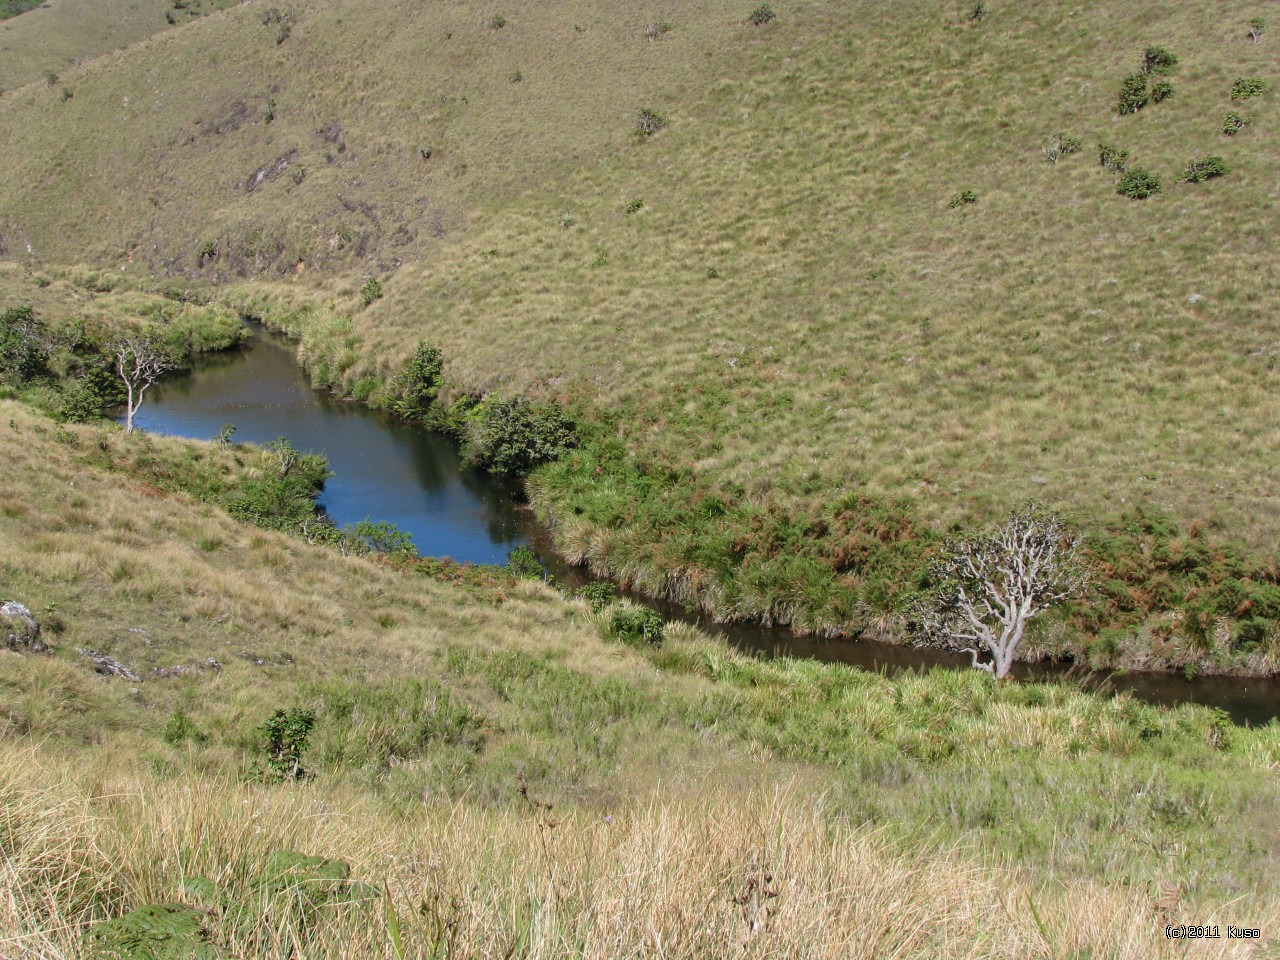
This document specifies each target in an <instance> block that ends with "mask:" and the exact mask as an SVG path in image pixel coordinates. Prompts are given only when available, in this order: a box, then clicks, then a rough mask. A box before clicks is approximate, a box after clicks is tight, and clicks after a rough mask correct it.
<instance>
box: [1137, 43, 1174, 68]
mask: <svg viewBox="0 0 1280 960" xmlns="http://www.w3.org/2000/svg"><path fill="white" fill-rule="evenodd" d="M1177 65H1178V58H1177V57H1176V56H1175V55H1174V54H1172V53H1170V52H1169V51H1168V50H1166V49H1165V48H1164V47H1147V49H1146V50H1144V51H1143V53H1142V72H1143V73H1169V72H1170V71H1171V70H1173V68H1174V67H1176V66H1177Z"/></svg>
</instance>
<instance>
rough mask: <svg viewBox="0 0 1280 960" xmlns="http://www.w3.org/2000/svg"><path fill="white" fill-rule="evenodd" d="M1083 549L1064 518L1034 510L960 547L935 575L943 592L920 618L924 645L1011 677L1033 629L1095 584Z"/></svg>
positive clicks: (922, 607)
mask: <svg viewBox="0 0 1280 960" xmlns="http://www.w3.org/2000/svg"><path fill="white" fill-rule="evenodd" d="M1080 543H1081V537H1080V535H1079V534H1078V533H1074V532H1072V531H1070V530H1068V529H1067V526H1066V524H1065V523H1064V522H1063V521H1062V519H1061V518H1059V517H1056V516H1052V515H1046V514H1043V513H1041V512H1040V511H1038V510H1036V509H1035V508H1031V507H1028V508H1026V509H1024V510H1020V511H1015V512H1014V513H1012V514H1010V515H1009V519H1008V520H1006V521H1005V523H1004V525H1003V526H1001V527H1000V528H999V529H998V530H996V531H995V532H994V533H989V534H986V535H983V536H980V537H972V538H968V539H963V540H957V541H954V542H953V543H951V544H950V545H948V547H947V549H946V551H945V553H944V555H943V556H942V558H941V559H940V560H939V561H938V563H937V565H936V566H935V568H934V579H935V581H936V582H937V583H938V586H937V588H936V589H935V590H934V591H933V592H932V593H931V594H930V595H929V596H927V597H923V598H921V599H920V600H919V602H918V603H917V604H916V606H915V609H914V610H913V611H912V612H913V620H914V621H915V627H916V632H917V637H918V640H919V642H920V643H921V644H922V645H931V646H942V647H947V648H950V649H953V650H960V651H962V652H964V653H968V654H969V655H970V656H971V657H972V658H973V666H974V667H975V668H976V669H979V670H986V671H987V672H988V673H990V674H991V675H992V676H993V677H996V678H997V679H1000V678H1002V677H1004V676H1006V675H1007V674H1008V673H1009V668H1010V667H1012V666H1013V658H1014V654H1015V652H1016V651H1017V649H1018V644H1019V643H1021V642H1022V637H1023V635H1024V633H1025V632H1026V629H1027V623H1028V622H1029V621H1030V620H1031V619H1032V618H1033V617H1035V616H1037V615H1038V614H1040V613H1042V612H1043V611H1044V610H1046V609H1048V608H1049V607H1051V606H1052V605H1053V604H1055V603H1058V602H1059V601H1062V600H1065V599H1067V598H1068V597H1070V596H1072V595H1074V594H1076V593H1079V592H1080V591H1082V590H1083V589H1084V588H1085V586H1086V585H1087V583H1088V574H1087V572H1086V571H1085V570H1084V568H1083V566H1082V564H1081V562H1080V557H1079V548H1080ZM987 658H990V659H987Z"/></svg>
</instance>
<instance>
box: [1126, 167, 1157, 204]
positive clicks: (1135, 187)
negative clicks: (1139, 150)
mask: <svg viewBox="0 0 1280 960" xmlns="http://www.w3.org/2000/svg"><path fill="white" fill-rule="evenodd" d="M1159 192H1160V178H1159V177H1157V176H1156V175H1155V174H1154V173H1151V172H1150V171H1149V170H1143V169H1142V168H1141V167H1134V168H1133V169H1132V170H1130V171H1128V172H1127V173H1126V174H1125V175H1124V176H1123V177H1121V178H1120V182H1119V183H1118V184H1116V193H1118V194H1120V195H1122V196H1125V197H1128V198H1129V199H1130V200H1145V199H1146V198H1147V197H1149V196H1151V195H1152V194H1155V193H1159Z"/></svg>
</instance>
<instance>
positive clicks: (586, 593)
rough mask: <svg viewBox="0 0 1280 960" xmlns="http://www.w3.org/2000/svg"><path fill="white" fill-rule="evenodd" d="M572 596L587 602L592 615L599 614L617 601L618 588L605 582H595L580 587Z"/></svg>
mask: <svg viewBox="0 0 1280 960" xmlns="http://www.w3.org/2000/svg"><path fill="white" fill-rule="evenodd" d="M574 596H575V597H581V598H582V599H583V600H585V601H587V605H588V606H589V607H591V612H592V613H599V612H600V611H601V610H603V609H604V608H605V607H607V606H609V604H611V603H613V602H614V601H615V600H617V599H618V588H617V587H615V586H614V585H613V584H612V583H609V582H608V581H607V580H597V581H596V582H595V583H588V584H586V585H585V586H583V587H580V588H579V589H578V590H577V591H576V592H575V593H574Z"/></svg>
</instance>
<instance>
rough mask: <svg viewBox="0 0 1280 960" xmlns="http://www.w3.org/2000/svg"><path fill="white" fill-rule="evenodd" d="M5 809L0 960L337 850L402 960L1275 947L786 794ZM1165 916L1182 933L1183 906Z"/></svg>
mask: <svg viewBox="0 0 1280 960" xmlns="http://www.w3.org/2000/svg"><path fill="white" fill-rule="evenodd" d="M0 797H3V799H4V811H5V813H4V816H3V819H0V831H3V839H4V851H5V852H4V861H3V883H0V888H2V889H3V894H2V895H0V929H3V930H4V931H6V933H5V935H4V939H3V940H0V950H3V953H4V955H5V956H6V957H12V958H13V960H28V958H40V960H55V958H58V960H61V958H66V957H73V956H78V955H79V946H78V944H79V937H80V935H81V933H82V931H83V929H84V927H85V925H86V924H88V923H90V922H92V921H94V920H97V919H101V918H102V917H103V916H104V915H106V914H107V913H108V912H110V913H118V912H121V911H122V910H123V909H125V908H128V907H130V906H136V905H138V904H140V903H144V902H156V901H170V902H172V901H178V902H181V901H183V900H184V899H185V900H189V899H190V894H189V893H188V892H187V891H185V890H184V886H183V883H184V881H185V880H186V879H187V878H190V877H197V876H198V877H205V878H208V879H210V880H213V881H214V882H215V883H217V884H218V885H219V886H220V887H221V888H223V889H224V890H225V891H226V892H227V893H228V894H229V895H231V896H236V895H240V894H242V893H243V892H244V889H245V888H246V887H247V883H248V880H249V878H250V877H252V876H253V875H254V874H255V872H257V871H259V870H261V869H262V867H263V865H264V864H265V861H266V859H267V857H268V856H269V855H270V854H271V853H273V852H274V851H277V850H280V849H290V850H298V851H302V852H306V853H308V854H312V855H316V854H319V855H324V856H329V857H337V858H341V859H344V860H347V861H348V862H349V863H350V864H351V865H352V868H353V879H354V880H357V881H366V882H371V883H374V884H378V885H383V884H385V886H386V889H387V890H388V891H389V895H390V899H391V902H392V904H393V910H394V916H395V918H396V920H397V922H398V924H399V927H400V935H401V937H402V939H403V945H404V953H403V956H405V957H437V956H445V955H447V956H460V957H473V958H490V957H494V958H496V957H510V956H519V957H526V958H530V960H535V958H548V960H550V958H561V957H566V956H573V957H583V958H600V960H603V958H611V960H613V958H622V957H666V958H690V960H693V958H710V957H761V958H763V957H789V958H814V960H818V958H824V960H828V958H829V960H852V958H863V957H865V958H873V957H874V958H903V960H905V958H921V960H923V958H930V960H933V958H974V960H976V958H995V957H1007V958H1018V960H1023V958H1039V957H1043V958H1062V957H1082V956H1092V957H1106V958H1114V960H1130V958H1132V960H1147V958H1155V957H1186V956H1192V957H1205V958H1210V957H1212V958H1219V957H1221V958H1227V957H1245V956H1262V955H1263V954H1262V953H1258V952H1256V951H1254V950H1252V949H1248V948H1246V949H1245V950H1244V951H1243V952H1242V950H1241V949H1240V947H1239V945H1238V944H1237V943H1232V942H1228V941H1226V940H1225V939H1224V940H1220V941H1217V942H1212V941H1206V942H1201V943H1196V944H1193V945H1191V946H1190V948H1188V947H1187V946H1184V945H1183V944H1182V943H1180V942H1177V941H1170V940H1167V939H1166V938H1165V936H1164V931H1163V927H1164V924H1165V923H1166V922H1168V920H1169V919H1170V917H1169V916H1168V915H1166V914H1162V913H1161V909H1160V908H1159V907H1157V906H1156V904H1155V903H1154V902H1153V899H1152V898H1151V897H1150V896H1148V895H1146V894H1145V893H1141V892H1139V891H1136V890H1133V889H1126V888H1125V887H1124V886H1123V885H1122V884H1112V885H1105V886H1104V885H1098V884H1085V883H1063V884H1059V883H1053V884H1047V885H1046V884H1037V883H1034V882H1029V881H1028V880H1027V879H1026V878H1025V877H1022V876H1019V875H1018V874H1016V873H1014V872H1012V871H1007V870H993V869H984V868H981V867H978V866H976V865H975V864H974V863H973V862H972V861H971V860H970V859H969V857H968V856H966V853H965V851H963V850H953V851H951V852H949V853H945V854H937V853H926V852H924V851H922V850H920V849H917V848H913V847H912V846H910V845H903V844H895V843H891V842H888V841H886V840H885V839H884V838H883V837H881V836H878V835H877V834H876V833H874V832H870V831H868V830H866V829H865V828H859V827H856V826H852V825H849V824H842V823H840V822H838V821H836V822H833V821H832V820H831V818H830V817H829V816H828V815H827V812H826V811H825V810H824V804H823V802H822V799H821V797H817V798H803V797H800V796H797V795H795V793H794V792H793V791H791V790H788V789H785V788H782V789H776V790H756V791H751V792H746V793H742V794H736V795H726V794H724V793H722V792H721V791H719V790H718V789H717V788H716V787H715V786H713V785H710V784H708V785H706V786H704V787H703V788H702V790H701V791H700V792H699V793H698V794H696V795H694V796H692V797H689V798H688V799H683V800H671V799H667V798H664V797H662V796H661V795H659V794H654V795H650V796H640V797H636V798H633V799H630V800H627V801H625V802H623V803H620V804H619V805H618V806H617V807H616V808H614V809H613V810H612V811H611V812H610V813H609V814H608V815H607V816H604V817H601V816H600V815H597V814H587V813H580V812H573V811H570V812H567V813H562V812H560V811H553V812H552V813H551V814H547V813H545V812H541V813H540V812H538V811H536V810H535V809H532V808H525V809H521V808H518V807H511V808H504V809H498V810H482V809H478V808H476V807H474V806H471V805H468V804H466V803H460V804H440V803H428V804H425V805H423V806H422V807H420V808H419V809H418V810H416V811H415V812H414V813H413V814H411V815H409V816H407V817H390V816H388V815H387V814H386V812H385V811H383V810H380V809H379V808H377V807H376V806H371V805H370V804H369V803H368V802H367V801H366V800H364V799H362V798H361V797H359V796H357V795H353V794H352V793H351V792H350V791H348V790H344V789H341V788H329V787H321V786H298V787H294V788H289V789H280V788H276V789H263V788H261V787H255V786H251V785H245V784H243V783H235V782H228V781H220V780H209V779H205V778H201V777H199V776H198V775H194V774H192V775H188V776H185V777H182V778H179V779H176V780H157V779H156V778H155V777H154V776H153V775H150V774H148V773H146V772H145V771H133V770H121V769H120V767H119V765H118V764H117V765H115V768H114V769H110V770H108V769H106V765H105V764H102V765H98V766H97V768H96V769H90V770H87V771H86V770H84V769H72V768H70V767H69V766H67V765H65V764H61V763H57V762H51V761H49V760H47V759H45V758H43V757H41V755H40V754H39V753H38V752H37V751H33V750H31V749H26V750H15V749H13V748H12V747H11V746H5V747H4V750H3V754H0ZM1166 907H1167V908H1168V909H1172V910H1173V913H1174V916H1173V920H1174V922H1178V920H1179V919H1181V918H1180V916H1179V915H1178V911H1180V910H1184V909H1191V905H1186V904H1178V905H1173V903H1170V904H1167V905H1166ZM1033 910H1034V911H1035V913H1034V914H1033V912H1032V911H1033ZM1037 914H1038V917H1037V916H1036V915H1037ZM387 917H388V913H387V911H386V909H385V906H384V904H383V903H380V902H379V901H378V900H377V899H373V900H372V901H371V902H368V903H366V904H364V905H362V906H358V907H347V908H345V909H343V908H331V909H330V911H329V912H328V913H327V914H326V915H325V916H324V918H323V920H322V922H321V924H320V926H319V928H318V932H317V934H316V936H315V943H314V945H313V946H312V947H311V948H310V949H308V950H307V951H306V955H307V956H313V957H333V958H338V957H342V958H352V960H355V958H372V957H388V958H389V957H394V956H396V955H397V954H396V953H395V952H394V950H393V947H392V939H391V935H390V932H389V929H388V926H387ZM1195 921H1196V922H1198V923H1218V924H1220V925H1222V926H1224V927H1225V925H1226V924H1227V923H1229V922H1236V923H1237V924H1239V923H1248V924H1251V925H1253V926H1260V927H1262V928H1263V930H1264V931H1271V930H1274V929H1275V927H1276V925H1277V924H1278V923H1280V914H1278V913H1277V910H1276V906H1275V904H1270V905H1268V904H1263V903H1258V902H1253V901H1244V902H1237V903H1233V904H1231V905H1230V906H1229V907H1220V908H1217V909H1214V910H1209V911H1208V912H1203V911H1197V912H1196V913H1195ZM208 926H209V928H210V930H211V932H212V934H213V937H214V940H215V941H216V942H219V943H222V944H224V945H225V946H227V947H229V948H230V949H231V951H232V953H233V954H234V955H242V952H243V951H245V950H248V951H250V952H251V953H252V955H254V956H261V957H276V956H282V957H284V956H288V954H279V953H278V952H277V951H276V950H273V949H271V947H270V946H269V945H268V946H264V945H263V944H262V943H261V942H256V943H252V944H251V943H246V942H242V941H237V939H236V934H235V933H234V932H233V931H231V930H229V929H228V928H227V926H226V925H224V923H223V922H222V917H221V916H220V915H219V914H218V913H217V912H216V911H215V912H214V913H213V914H211V915H210V916H209V917H208ZM1273 946H1274V944H1273ZM243 955H248V954H243Z"/></svg>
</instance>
